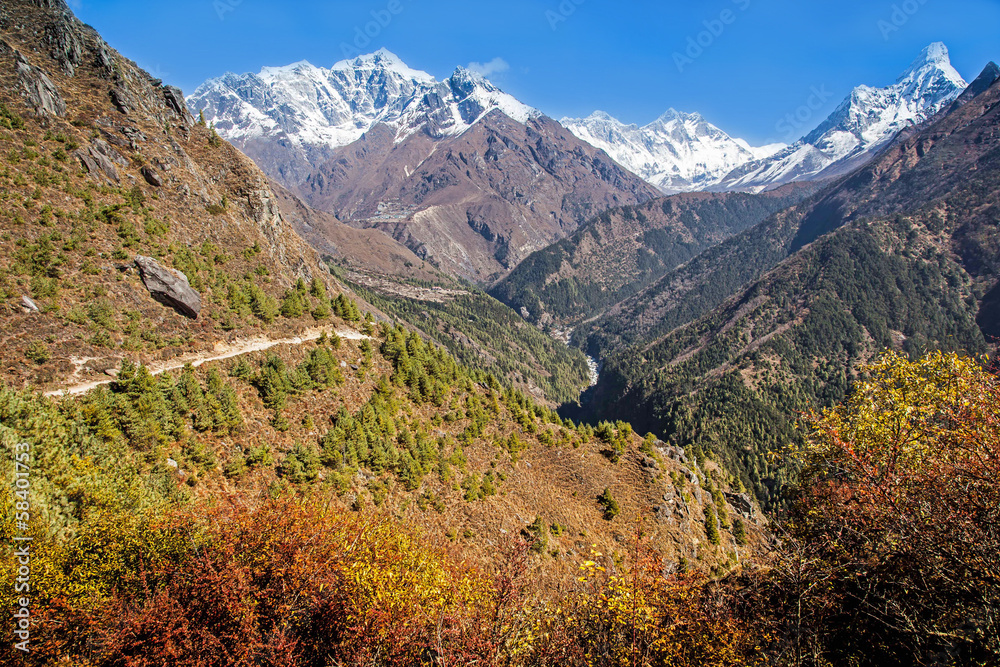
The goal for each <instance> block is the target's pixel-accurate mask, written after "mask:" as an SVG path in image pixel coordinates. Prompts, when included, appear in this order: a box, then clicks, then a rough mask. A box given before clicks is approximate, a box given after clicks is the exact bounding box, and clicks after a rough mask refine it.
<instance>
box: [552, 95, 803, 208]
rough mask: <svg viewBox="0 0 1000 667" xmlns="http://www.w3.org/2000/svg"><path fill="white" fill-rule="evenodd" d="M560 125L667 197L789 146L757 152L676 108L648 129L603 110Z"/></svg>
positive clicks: (712, 181) (702, 186)
mask: <svg viewBox="0 0 1000 667" xmlns="http://www.w3.org/2000/svg"><path fill="white" fill-rule="evenodd" d="M559 122H560V123H562V125H563V126H564V127H566V128H567V129H568V130H569V131H570V132H572V133H573V134H575V135H576V136H577V137H579V138H580V139H582V140H583V141H586V142H587V143H589V144H590V145H592V146H595V147H597V148H600V149H602V150H604V151H605V152H606V153H607V154H608V155H610V156H611V157H612V158H614V159H615V161H616V162H618V164H620V165H622V166H623V167H625V168H626V169H628V170H630V171H632V172H633V173H635V174H637V175H639V176H641V177H642V178H643V179H645V180H646V181H647V182H648V183H652V184H653V185H655V186H656V187H657V188H659V189H660V190H661V191H662V192H664V193H666V194H673V193H677V192H691V191H696V190H703V189H705V188H707V187H709V186H712V185H715V184H717V183H718V182H719V181H720V180H722V178H723V177H725V176H726V175H727V174H729V173H731V172H732V171H733V170H734V169H736V168H737V167H740V166H742V165H744V164H746V163H748V162H752V161H755V160H760V159H763V158H766V157H769V156H771V155H772V154H774V153H776V152H778V151H780V150H783V149H784V148H786V146H785V145H784V144H775V145H772V146H764V147H761V148H753V147H751V146H750V145H749V144H747V143H746V142H745V141H743V140H742V139H733V138H731V137H730V136H729V135H728V134H726V133H725V132H723V131H722V130H720V129H719V128H717V127H715V126H714V125H712V124H711V123H709V122H707V121H706V120H705V119H704V118H702V117H701V116H700V115H699V114H696V113H693V114H689V113H681V112H678V111H675V110H674V109H670V110H668V111H667V112H666V113H665V114H663V115H662V116H661V117H660V118H658V119H657V120H655V121H653V122H652V123H650V124H649V125H645V126H643V127H639V126H637V125H626V124H624V123H622V122H621V121H619V120H618V119H616V118H613V117H612V116H610V115H608V114H606V113H604V112H603V111H596V112H594V113H593V114H591V115H590V116H588V117H587V118H563V119H562V120H561V121H559Z"/></svg>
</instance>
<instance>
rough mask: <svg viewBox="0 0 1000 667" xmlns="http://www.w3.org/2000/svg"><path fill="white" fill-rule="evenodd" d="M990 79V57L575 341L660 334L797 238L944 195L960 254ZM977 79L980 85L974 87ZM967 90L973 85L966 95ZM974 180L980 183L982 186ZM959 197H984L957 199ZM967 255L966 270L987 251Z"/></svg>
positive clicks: (974, 225) (981, 210)
mask: <svg viewBox="0 0 1000 667" xmlns="http://www.w3.org/2000/svg"><path fill="white" fill-rule="evenodd" d="M995 81H996V73H995V67H987V68H986V70H985V71H984V73H983V75H982V76H981V77H980V78H979V79H977V81H976V82H975V83H974V84H973V85H972V86H970V91H969V93H968V94H967V95H963V96H962V97H961V98H960V99H959V100H958V102H956V104H955V105H953V106H952V107H950V108H949V110H948V111H945V112H942V114H939V116H938V117H936V118H934V119H932V121H930V122H929V123H928V124H925V125H924V126H920V127H917V128H912V129H910V130H907V131H905V132H903V133H901V135H900V136H898V137H897V138H896V140H895V142H894V143H893V144H892V145H890V146H889V147H887V148H886V149H884V150H883V152H882V153H881V154H880V155H879V156H878V157H876V159H875V160H873V161H872V162H871V163H870V164H868V165H866V166H865V167H862V168H861V169H859V170H857V171H856V172H854V173H852V174H850V175H849V176H846V177H844V178H843V179H841V180H840V181H837V182H835V183H834V184H832V185H830V186H828V187H827V188H825V189H824V190H822V191H820V192H819V193H817V194H816V195H814V196H812V197H810V198H809V199H808V200H806V201H804V202H802V203H801V204H799V205H797V206H795V207H793V208H791V209H788V210H785V211H782V212H780V213H778V214H777V215H775V216H774V217H772V218H770V219H768V220H766V221H765V222H764V223H762V224H760V225H758V226H757V227H754V228H753V229H750V230H747V231H745V232H743V233H742V234H739V235H737V236H735V237H733V238H731V239H729V240H728V241H725V242H723V243H721V244H719V245H718V246H716V247H714V248H711V249H709V250H707V251H706V252H704V253H702V254H701V255H699V256H698V257H696V258H695V259H693V260H692V261H690V262H688V263H687V264H685V265H683V266H681V267H679V268H678V269H676V270H674V271H671V272H669V273H667V274H666V275H664V276H663V278H661V279H660V280H659V281H658V282H657V283H656V284H654V285H652V286H650V287H649V288H648V289H646V290H644V291H642V292H640V293H639V294H637V295H635V296H634V297H632V298H631V299H628V300H626V301H624V302H623V303H621V304H620V305H618V306H616V307H614V308H612V309H611V310H610V311H609V312H608V314H607V315H606V316H605V317H604V318H602V319H600V320H598V321H596V322H594V323H590V324H588V325H586V326H584V327H581V328H580V330H579V331H578V332H577V334H576V337H575V339H576V341H577V343H578V344H579V345H581V346H584V347H588V348H589V349H590V350H591V352H592V353H595V354H597V353H599V354H602V355H603V354H604V352H605V351H609V352H610V351H614V350H617V349H620V348H621V347H623V346H625V345H628V344H631V343H637V342H640V341H642V340H648V339H652V338H655V337H656V336H659V335H663V334H666V333H668V332H669V331H671V330H673V329H674V328H676V327H678V326H681V325H683V324H686V323H688V322H691V321H692V320H694V319H696V318H698V317H700V316H702V315H704V314H706V313H708V312H709V311H711V310H712V309H713V308H716V307H717V306H719V305H721V304H722V303H723V302H724V301H725V300H726V299H728V298H730V297H732V296H733V295H735V294H737V293H738V292H739V291H740V290H742V289H744V288H745V287H747V286H748V285H749V284H751V283H752V282H754V281H756V280H757V279H759V278H760V277H761V276H762V275H763V274H764V273H766V272H767V271H769V270H770V269H772V268H774V267H775V266H777V264H778V263H779V262H781V261H782V260H784V259H785V258H787V257H789V256H790V255H791V254H793V253H795V252H796V251H797V250H799V249H800V248H803V247H805V246H806V245H808V244H809V243H811V242H812V241H814V240H816V239H817V238H819V237H820V236H822V235H823V234H826V233H828V232H830V231H833V230H835V229H836V228H838V227H839V226H841V225H843V224H845V223H847V222H851V221H855V220H859V219H862V218H886V217H890V216H894V215H897V214H908V213H912V212H915V211H918V210H921V209H923V208H924V207H931V206H933V205H934V203H935V202H940V201H941V200H942V199H944V198H946V197H947V198H952V200H953V201H956V203H957V205H958V206H959V208H957V209H955V210H952V209H948V210H947V211H939V215H941V216H944V217H945V219H952V220H956V221H958V222H956V225H957V227H956V234H957V237H956V239H955V244H954V252H956V253H958V254H959V255H963V257H964V255H965V253H966V251H965V250H964V246H965V245H966V241H965V240H964V239H965V236H967V235H968V234H975V233H978V232H976V231H973V229H974V230H978V229H980V228H982V227H983V226H984V225H985V224H986V221H988V220H990V219H991V218H990V214H991V208H990V204H989V203H988V199H986V195H987V194H988V192H982V191H981V190H980V191H976V190H973V189H971V187H970V183H968V182H967V179H968V177H969V175H970V174H971V175H972V176H974V177H975V176H977V174H978V170H979V169H980V168H981V167H980V165H981V162H982V161H984V160H986V161H988V160H990V159H991V158H990V156H991V154H992V152H993V151H994V150H995V146H996V136H995V132H996V130H995V126H994V125H992V123H993V122H994V120H993V116H992V114H991V113H990V111H991V105H992V104H993V102H994V96H995V94H996V90H995V87H992V86H994V82H995ZM986 88H989V89H990V90H989V92H987V93H982V92H981V91H983V90H984V89H986ZM975 91H980V93H981V94H980V95H979V96H978V97H974V98H973V97H972V95H973V93H974V92H975ZM976 182H979V183H983V182H984V181H979V180H978V178H977V179H976ZM986 183H988V181H986ZM979 187H980V188H986V190H987V191H988V190H989V189H990V187H991V186H989V185H988V184H987V185H980V186H979ZM958 192H966V193H969V194H968V195H961V196H959V195H957V193H958ZM955 197H958V198H957V199H955ZM965 197H978V198H979V199H983V200H985V201H986V202H987V203H984V204H977V203H976V202H977V201H978V200H972V201H969V202H966V201H964V198H965ZM966 204H968V205H966ZM966 227H971V229H966ZM988 256H989V254H988V253H987V257H988ZM967 259H968V261H969V266H970V268H972V269H973V270H975V271H978V270H979V269H978V268H976V267H978V266H979V265H980V264H982V263H983V262H984V261H985V262H986V263H989V261H990V260H988V259H984V258H971V257H969V258H967ZM963 261H964V260H963ZM989 287H992V285H989ZM980 296H981V295H980Z"/></svg>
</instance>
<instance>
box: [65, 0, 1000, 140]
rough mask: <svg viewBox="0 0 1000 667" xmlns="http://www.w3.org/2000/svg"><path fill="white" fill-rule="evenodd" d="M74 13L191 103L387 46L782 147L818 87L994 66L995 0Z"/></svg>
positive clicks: (548, 97)
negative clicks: (251, 79)
mask: <svg viewBox="0 0 1000 667" xmlns="http://www.w3.org/2000/svg"><path fill="white" fill-rule="evenodd" d="M70 4H71V6H73V8H74V10H75V11H76V12H77V15H78V16H79V17H80V18H81V19H82V20H83V21H85V22H87V23H89V24H91V25H93V26H94V27H95V28H97V29H98V30H99V31H100V32H101V34H102V35H103V36H104V37H105V39H107V41H108V42H109V43H110V44H111V45H112V46H113V47H115V48H117V49H118V50H119V51H121V52H122V53H123V54H124V55H126V56H127V57H129V58H131V59H133V60H135V61H136V62H137V63H139V64H140V65H141V66H143V67H145V68H146V69H147V70H150V71H151V72H153V73H154V74H156V75H157V76H159V77H161V78H163V79H164V80H166V81H167V82H169V83H172V84H175V85H178V86H180V87H181V88H182V89H183V90H184V91H185V93H190V92H192V91H193V90H194V89H195V88H196V87H197V85H198V84H199V83H201V82H202V81H204V80H205V79H207V78H211V77H214V76H218V75H220V74H222V73H224V72H226V71H233V72H247V71H258V70H259V69H260V68H261V67H262V66H265V65H285V64H288V63H291V62H295V61H298V60H308V61H310V62H312V63H313V64H315V65H322V66H327V67H328V66H330V65H332V64H333V63H334V62H336V61H338V60H341V59H342V58H343V54H344V52H345V47H346V49H347V50H348V51H349V52H353V51H354V50H355V49H357V46H358V45H361V46H362V48H361V49H358V50H360V51H364V52H369V51H374V50H376V49H378V48H380V47H385V48H387V49H389V50H390V51H393V52H395V53H396V54H398V55H399V56H400V57H401V58H402V59H403V60H404V61H405V62H406V63H407V64H408V65H410V66H411V67H413V68H415V69H421V70H425V71H427V72H430V73H431V74H433V75H435V76H437V77H438V78H443V77H445V76H447V75H448V74H450V73H451V72H452V71H453V70H454V68H455V66H456V65H468V64H470V63H480V64H484V65H487V66H488V67H487V69H488V70H489V71H490V74H489V76H490V78H491V79H492V80H493V81H494V82H495V83H497V84H498V85H499V86H501V87H502V88H504V89H505V90H506V91H508V92H510V93H511V94H513V95H515V96H516V97H518V98H519V99H521V100H522V101H523V102H525V103H527V104H530V105H532V106H534V107H537V108H539V109H541V110H542V111H544V112H545V113H547V114H548V115H550V116H553V117H554V118H560V117H563V116H583V115H587V114H589V113H590V112H591V111H593V110H595V109H602V110H604V111H607V112H609V113H611V114H612V115H615V116H617V117H618V118H620V119H621V120H623V121H626V122H634V123H640V124H643V123H647V122H650V121H652V120H654V119H655V118H656V117H658V116H659V115H660V114H661V113H663V112H664V111H665V110H666V109H667V108H669V107H674V108H676V109H679V110H682V111H697V112H699V113H701V114H702V115H703V116H705V117H706V118H707V119H708V120H709V121H711V122H712V123H714V124H716V125H718V126H719V127H721V128H722V129H723V130H725V131H727V132H729V133H730V134H732V135H734V136H738V137H743V138H745V139H747V140H749V141H751V143H756V144H761V143H765V142H768V141H777V140H787V139H788V137H786V136H782V130H781V129H779V128H781V127H784V126H780V125H779V123H780V121H781V120H782V118H784V117H785V116H786V115H787V114H789V113H793V112H795V111H796V110H797V109H799V108H800V107H801V106H802V105H804V104H806V103H807V102H808V101H810V97H811V96H812V95H813V91H816V90H819V91H823V92H824V95H823V97H824V98H827V99H826V100H825V102H824V103H823V105H822V108H819V109H816V110H815V119H814V120H812V119H810V121H809V122H808V123H807V125H811V126H815V125H817V124H818V123H819V122H820V121H821V120H822V119H823V118H824V117H825V116H826V115H827V114H828V113H829V112H830V111H832V110H833V109H834V108H835V107H836V106H837V104H838V103H839V102H840V100H841V99H842V98H843V97H844V96H845V95H846V94H847V93H848V92H850V90H851V88H852V87H853V86H855V85H857V84H861V83H865V84H869V85H887V84H889V83H892V82H893V81H894V80H895V78H896V76H897V75H898V74H899V73H900V72H902V70H904V69H905V68H906V67H907V65H908V64H909V63H910V62H911V61H912V60H913V58H914V57H916V55H917V54H918V53H919V52H920V50H921V49H922V48H923V47H924V46H926V45H927V44H929V43H930V42H933V41H943V42H944V43H945V44H947V45H948V48H949V50H950V51H951V56H952V62H953V64H954V65H955V67H956V68H957V69H958V71H959V72H960V73H961V74H962V75H963V76H964V77H966V79H969V80H971V79H972V78H974V77H975V76H976V75H977V74H978V73H979V72H980V71H981V69H982V67H983V66H984V65H985V64H986V63H987V62H988V61H989V60H1000V29H998V27H1000V0H948V1H945V0H905V1H904V0H885V1H882V0H875V1H872V0H867V1H861V0H841V1H833V0H810V1H809V2H802V1H801V0H798V1H793V0H711V1H708V2H690V1H686V0H685V1H683V2H682V1H679V0H659V1H654V0H634V1H622V0H618V1H612V0H534V1H531V0H479V1H478V2H470V1H469V0H465V1H464V2H460V1H458V0H329V1H326V2H321V1H318V0H302V1H299V2H294V1H290V0H285V1H284V2H281V1H278V0H171V2H136V1H135V0H71V2H70ZM366 30H367V32H368V35H365V34H364V33H365V31H366ZM369 35H374V37H370V36H369ZM366 39H367V40H370V41H369V42H368V43H367V44H366V43H365V40H366ZM699 41H700V44H698V42H699ZM692 44H694V46H692ZM815 100H816V98H815V97H813V99H812V101H814V102H815ZM803 129H804V130H808V129H811V127H806V128H803ZM803 133H804V132H803Z"/></svg>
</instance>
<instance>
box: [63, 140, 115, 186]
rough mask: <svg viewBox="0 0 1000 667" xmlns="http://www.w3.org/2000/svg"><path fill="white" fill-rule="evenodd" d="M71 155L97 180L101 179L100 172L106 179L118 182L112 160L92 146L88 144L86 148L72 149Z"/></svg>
mask: <svg viewBox="0 0 1000 667" xmlns="http://www.w3.org/2000/svg"><path fill="white" fill-rule="evenodd" d="M73 155H75V156H76V158H77V159H78V160H80V164H81V165H83V168H84V169H85V170H86V172H87V173H88V174H90V175H91V176H92V177H94V178H95V179H97V180H98V181H100V180H101V174H103V175H104V176H105V177H107V179H108V180H110V181H112V182H114V183H118V182H119V180H120V179H119V178H118V170H117V169H115V165H114V162H112V161H111V159H110V158H109V157H108V156H107V155H105V154H104V153H102V152H101V151H99V150H97V149H96V148H94V147H93V146H89V147H88V148H87V149H86V150H83V149H82V148H81V149H80V150H77V151H74V152H73Z"/></svg>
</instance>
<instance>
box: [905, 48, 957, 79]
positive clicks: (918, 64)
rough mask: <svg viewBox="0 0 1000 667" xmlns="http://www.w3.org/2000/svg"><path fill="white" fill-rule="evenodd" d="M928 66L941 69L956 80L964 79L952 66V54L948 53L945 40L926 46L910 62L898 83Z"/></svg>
mask: <svg viewBox="0 0 1000 667" xmlns="http://www.w3.org/2000/svg"><path fill="white" fill-rule="evenodd" d="M928 67H930V68H934V69H938V70H941V71H942V72H943V73H945V74H946V75H948V76H949V77H950V78H952V80H954V81H961V80H962V77H961V76H960V75H959V73H958V72H957V71H956V70H955V68H954V67H952V66H951V56H950V55H949V53H948V47H947V46H945V45H944V43H943V42H933V43H931V44H929V45H928V46H926V47H924V50H923V51H921V52H920V55H919V56H917V58H916V59H915V60H914V61H913V62H912V63H910V67H909V68H908V69H907V70H906V71H905V72H903V73H902V74H901V75H900V77H899V79H897V83H898V82H900V81H903V80H904V79H908V78H910V77H912V76H914V75H916V74H918V73H919V72H921V71H922V70H924V69H926V68H928Z"/></svg>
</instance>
